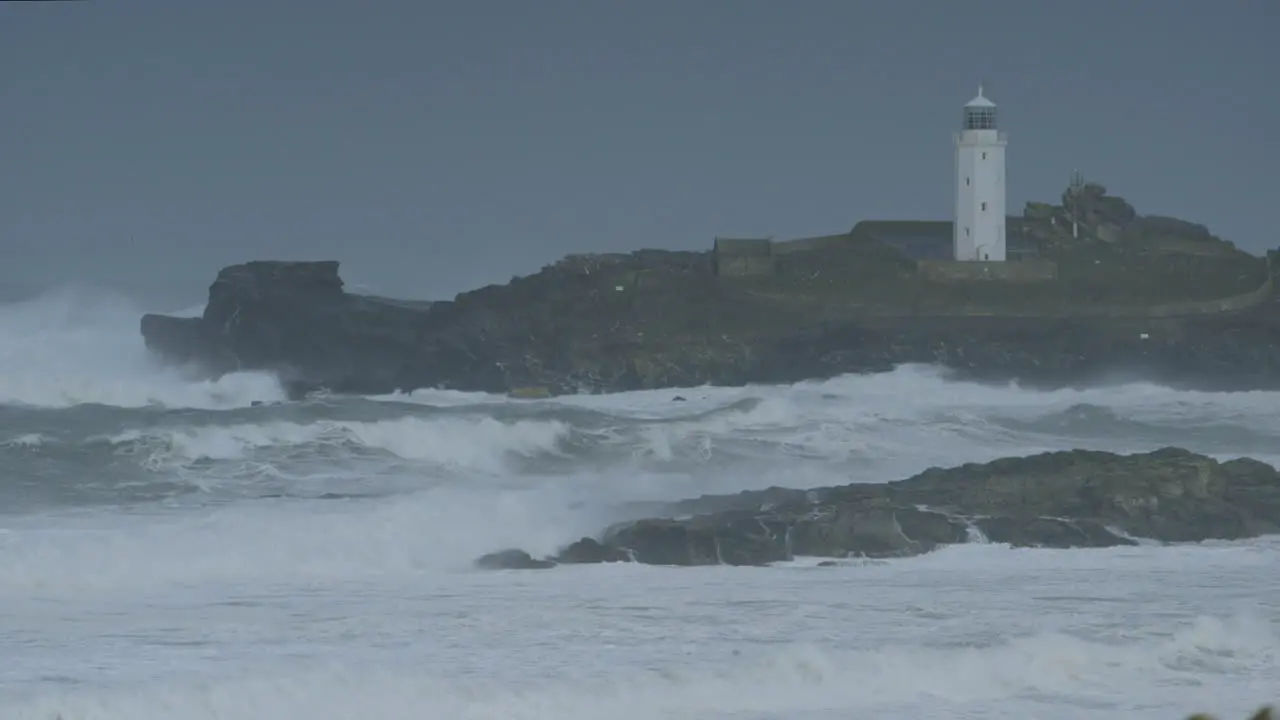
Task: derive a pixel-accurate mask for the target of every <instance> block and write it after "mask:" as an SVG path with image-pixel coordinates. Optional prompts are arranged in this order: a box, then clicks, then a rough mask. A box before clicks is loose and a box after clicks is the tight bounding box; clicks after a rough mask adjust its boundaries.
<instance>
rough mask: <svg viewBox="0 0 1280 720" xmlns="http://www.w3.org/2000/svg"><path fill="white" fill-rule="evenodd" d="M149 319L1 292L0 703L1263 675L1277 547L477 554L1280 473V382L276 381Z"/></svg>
mask: <svg viewBox="0 0 1280 720" xmlns="http://www.w3.org/2000/svg"><path fill="white" fill-rule="evenodd" d="M143 311H144V308H140V307H138V306H136V305H135V304H134V303H132V302H130V301H129V300H128V299H127V298H125V297H121V296H118V295H113V294H110V293H105V292H102V291H94V290H90V289H83V288H67V289H59V290H56V291H51V292H48V293H45V294H43V295H41V296H39V297H37V298H34V299H29V300H25V301H22V302H17V303H8V304H3V305H0V369H2V370H3V372H0V607H2V608H4V611H3V613H2V614H0V649H2V650H3V653H2V655H3V656H4V657H5V658H6V660H7V662H4V663H0V717H3V718H6V719H7V718H15V719H18V718H23V719H25V718H40V719H41V720H47V719H50V718H53V717H56V716H58V714H60V716H61V718H62V720H80V719H82V718H83V719H86V720H87V719H88V718H94V719H95V720H100V719H105V720H117V719H121V720H123V719H126V718H127V719H129V720H151V719H152V718H157V719H158V718H165V719H166V720H171V719H172V718H175V717H179V718H184V719H187V718H192V719H205V718H208V719H212V718H218V719H226V718H234V719H236V720H240V719H244V720H248V719H250V718H253V719H258V718H272V719H273V720H276V719H281V718H299V719H301V718H306V719H308V720H310V719H313V718H319V719H324V718H335V719H336V718H354V717H357V716H368V717H378V718H380V720H390V719H395V718H415V719H417V718H457V719H459V720H466V719H468V718H494V717H502V718H557V719H563V718H588V717H590V718H598V717H602V716H607V717H614V718H660V717H687V718H715V717H735V718H761V719H763V718H789V719H790V718H805V717H814V718H816V717H823V718H829V717H832V716H833V713H836V714H840V713H844V715H842V716H857V717H890V716H893V717H898V716H901V714H903V713H912V712H915V713H931V714H936V713H937V712H938V711H939V709H942V710H944V711H946V712H950V713H952V714H955V715H959V716H965V715H969V716H973V717H979V716H981V717H1010V718H1012V717H1026V716H1028V715H1030V716H1035V717H1044V718H1064V719H1065V718H1068V717H1070V718H1075V717H1079V716H1080V715H1081V713H1084V712H1087V713H1093V714H1097V715H1099V716H1114V717H1120V716H1124V717H1150V718H1157V717H1160V718H1168V717H1179V716H1180V715H1178V713H1182V714H1183V715H1185V714H1186V713H1187V712H1189V711H1191V710H1193V709H1197V708H1207V709H1212V710H1215V711H1218V712H1221V713H1223V714H1224V715H1226V714H1230V713H1244V712H1246V711H1248V710H1250V709H1252V708H1253V707H1254V706H1256V705H1257V704H1260V703H1262V702H1264V701H1266V700H1273V699H1278V698H1276V697H1275V695H1276V689H1275V688H1276V686H1275V683H1274V679H1275V678H1276V677H1280V657H1278V656H1277V652H1278V651H1280V604H1278V603H1277V599H1276V598H1277V593H1278V591H1280V559H1278V558H1280V555H1278V554H1277V553H1278V552H1280V544H1277V542H1275V541H1274V540H1272V539H1263V540H1261V541H1257V542H1249V543H1219V544H1208V545H1204V546H1185V547H1154V546H1141V547H1133V548H1122V549H1111V550H1070V551H1048V550H1035V551H1032V550H1017V551H1015V550H1011V549H1009V548H1004V547H997V546H990V545H974V546H964V547H957V548H951V549H947V550H944V551H941V552H937V553H933V554H930V555H927V556H924V557H920V558H914V559H909V560H901V561H892V562H868V563H865V564H862V565H858V566H853V567H847V568H817V567H813V563H811V562H805V561H797V563H795V564H792V565H789V566H783V567H775V568H765V569H759V568H740V569H735V568H699V569H668V568H652V567H638V566H610V567H573V568H559V569H556V570H554V571H550V572H545V573H482V572H478V571H475V570H473V569H472V568H471V566H470V563H471V561H472V560H473V559H474V558H475V557H476V556H477V555H479V554H482V553H484V552H488V551H491V550H495V549H500V548H504V547H510V546H518V547H522V548H525V549H527V550H530V551H531V552H534V553H538V552H551V551H553V550H555V549H556V548H557V547H558V546H560V545H561V544H563V543H565V542H568V541H571V540H574V539H576V538H578V537H580V536H582V535H587V534H595V533H596V532H598V531H599V530H600V529H601V528H602V527H604V526H605V525H606V524H608V523H610V522H613V521H615V520H618V519H621V518H625V517H628V516H631V515H633V514H634V513H636V512H638V509H637V504H641V505H642V504H643V503H646V502H656V501H668V500H675V499H679V498H683V497H689V496H694V495H699V494H702V493H718V492H737V491H739V490H743V489H758V488H764V487H768V486H770V485H786V486H797V487H806V486H815V485H830V484H838V483H847V482H885V481H888V480H894V479H900V478H903V477H907V476H909V475H911V474H914V473H916V472H919V471H921V470H923V469H925V468H928V467H930V466H936V465H944V466H950V465H956V464H960V463H963V462H970V461H985V460H990V459H992V458H995V457H1000V456H1006V455H1021V454H1028V453H1033V452H1039V451H1043V450H1052V449H1066V448H1074V447H1089V448H1095V449H1105V450H1115V451H1122V452H1130V451H1141V450H1150V449H1154V448H1158V447H1162V446H1166V445H1178V446H1183V447H1187V448H1189V449H1192V450H1196V451H1199V452H1205V453H1208V454H1211V455H1214V456H1217V457H1220V458H1231V457H1239V456H1251V457H1255V458H1258V459H1261V460H1264V461H1266V462H1270V463H1272V464H1276V463H1277V462H1280V449H1278V448H1280V410H1278V408H1280V395H1278V394H1277V393H1268V392H1252V393H1196V392H1185V391H1177V390H1172V389H1169V388H1164V387H1160V386H1157V385H1152V384H1144V383H1127V384H1122V385H1114V386H1108V387H1098V388H1091V389H1083V390H1060V391H1053V392H1044V391H1033V390H1027V389H1022V388H1019V387H1017V386H1016V385H1015V384H1010V385H1004V386H991V385H979V384H974V383H965V382H956V381H953V380H951V379H949V378H948V376H947V374H946V373H945V372H943V371H941V370H938V369H936V368H930V367H903V368H899V369H898V370H896V371H894V372H892V373H888V374H884V375H877V376H846V377H840V378H834V379H831V380H827V381H821V382H811V383H802V384H797V385H792V386H786V387H746V388H706V387H703V388H686V389H680V390H662V391H649V392H640V393H628V394H622V395H611V396H603V395H601V396H577V397H565V398H556V399H551V400H545V401H516V400H510V399H507V398H505V397H502V396H491V395H483V394H475V393H458V392H445V391H419V392H415V393H411V394H398V395H392V396H381V397H367V398H334V397H328V398H319V399H314V400H309V401H305V402H296V403H289V402H284V394H283V393H282V392H281V389H280V387H279V386H278V384H277V383H276V382H275V380H274V379H273V378H272V377H271V376H270V375H268V374H264V373H237V374H233V375H228V376H225V377H223V378H221V379H219V380H217V381H207V380H199V379H196V378H194V376H191V375H189V374H186V373H184V372H183V371H182V370H181V369H178V368H170V367H165V366H162V365H159V364H157V363H156V362H155V361H154V360H152V359H151V358H149V357H148V356H147V353H146V351H145V349H144V348H143V345H142V342H141V337H140V335H139V333H138V318H139V315H140V314H141V313H142V312H143ZM199 311H200V308H198V307H197V308H191V309H188V310H187V314H197V313H198V312H199ZM677 395H678V396H680V397H682V398H684V400H683V401H675V400H674V399H673V398H675V397H676V396H677ZM257 402H262V403H264V404H261V405H255V403H257Z"/></svg>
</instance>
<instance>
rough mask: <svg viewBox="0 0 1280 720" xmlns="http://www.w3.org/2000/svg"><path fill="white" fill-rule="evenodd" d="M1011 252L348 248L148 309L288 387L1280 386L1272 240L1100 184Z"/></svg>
mask: <svg viewBox="0 0 1280 720" xmlns="http://www.w3.org/2000/svg"><path fill="white" fill-rule="evenodd" d="M1008 238H1009V248H1010V251H1009V252H1010V258H1009V261H1007V262H1001V263H994V262H991V263H988V262H954V261H950V260H948V259H947V258H948V257H949V255H950V248H951V224H950V223H936V222H915V221H908V222H897V221H891V222H879V221H867V222H862V223H859V224H858V225H856V226H855V227H854V228H853V229H852V230H850V231H849V232H846V233H840V234H836V235H830V236H823V237H815V238H802V239H798V240H790V241H781V242H779V241H773V240H771V239H767V238H758V239H750V238H748V239H741V238H739V239H728V238H718V239H716V241H715V243H714V245H713V247H712V249H710V250H709V251H705V252H674V251H658V250H642V251H638V252H634V253H630V254H605V255H599V254H597V255H574V256H570V257H566V258H564V259H562V260H561V261H559V262H557V263H554V264H552V265H549V266H547V267H544V268H542V269H541V270H540V271H539V272H537V273H534V274H532V275H529V276H527V277H519V278H515V279H513V280H512V281H511V282H509V283H507V284H505V285H491V286H489V287H485V288H480V289H478V290H473V291H470V292H465V293H462V294H460V295H458V296H457V297H455V298H453V299H452V300H447V301H440V302H410V301H399V300H392V299H387V298H380V297H372V296H366V295H357V294H352V293H348V292H346V291H345V290H344V288H343V281H342V279H341V278H340V277H339V273H338V263H337V262H332V261H324V262H275V261H263V262H249V263H245V264H242V265H235V266H231V267H227V268H224V269H223V270H222V271H221V272H219V273H218V275H217V278H216V280H215V281H214V283H213V284H212V286H211V287H210V288H209V296H208V303H207V306H206V308H205V310H204V313H203V315H202V316H201V317H199V318H175V317H169V316H164V315H146V316H144V317H143V318H142V323H141V325H142V327H141V329H142V334H143V337H144V339H145V341H146V344H147V346H148V347H149V348H150V349H151V350H152V351H153V352H154V353H156V354H158V355H160V356H162V357H164V358H166V359H168V360H171V361H174V362H180V363H186V364H190V365H193V366H196V367H200V368H203V369H204V370H205V371H206V372H208V373H209V374H211V375H218V374H222V373H226V372H229V371H234V370H262V369H265V370H273V371H276V372H278V373H279V374H280V376H281V377H282V379H283V380H284V381H285V383H286V384H287V386H288V387H289V388H290V390H291V392H293V393H294V394H301V393H305V392H306V391H308V390H312V389H320V388H325V389H328V390H329V391H332V392H337V393H387V392H392V391H396V390H402V391H409V390H413V389H417V388H424V387H439V388H450V389H458V390H472V391H487V392H508V393H517V394H520V395H522V396H525V397H538V396H545V395H555V394H561V393H576V392H611V391H622V390H635V389H644V388H660V387H673V386H696V385H702V384H719V385H735V384H746V383H785V382H794V381H799V380H804V379H813V378H824V377H830V376H834V375H839V374H843V373H850V372H861V373H865V372H878V371H884V370H889V369H892V368H893V367H894V366H896V365H899V364H904V363H925V364H936V365H941V366H945V367H948V368H951V369H952V370H954V371H955V372H956V373H957V374H958V375H961V376H964V377H969V378H974V379H980V380H995V381H1009V380H1018V381H1020V382H1022V383H1024V384H1028V385H1043V386H1055V385H1069V384H1080V383H1090V382H1095V381H1098V380H1102V379H1106V378H1108V377H1114V376H1118V375H1119V376H1124V377H1128V378H1133V377H1141V378H1144V379H1150V380H1156V381H1160V382H1165V383H1169V384H1175V385H1181V386H1187V387H1199V388H1204V389H1252V388H1275V387H1280V312H1277V310H1278V309H1280V307H1278V306H1277V303H1276V297H1275V293H1274V280H1273V274H1272V263H1271V262H1270V256H1268V258H1261V257H1257V256H1254V255H1251V254H1249V253H1245V252H1242V251H1239V250H1237V249H1236V248H1235V247H1234V246H1233V245H1231V244H1230V243H1228V242H1225V241H1223V240H1221V239H1220V238H1217V237H1215V236H1213V235H1212V234H1211V233H1209V231H1208V230H1207V229H1206V228H1204V227H1203V226H1200V225H1195V224H1193V223H1188V222H1184V221H1181V220H1176V219H1172V218H1163V217H1153V216H1142V215H1139V214H1138V213H1137V212H1136V211H1135V210H1134V209H1133V208H1132V206H1130V205H1129V204H1128V203H1127V202H1125V201H1124V200H1123V199H1121V198H1118V197H1114V196H1111V195H1108V194H1107V193H1106V190H1105V189H1104V188H1102V187H1101V186H1098V185H1084V186H1080V187H1073V188H1071V189H1069V190H1068V191H1067V192H1066V193H1064V196H1063V202H1062V204H1060V205H1058V204H1042V203H1029V204H1028V206H1027V208H1026V211H1025V212H1024V213H1023V215H1022V216H1018V217H1011V218H1009V221H1008Z"/></svg>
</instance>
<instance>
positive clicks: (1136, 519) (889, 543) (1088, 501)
mask: <svg viewBox="0 0 1280 720" xmlns="http://www.w3.org/2000/svg"><path fill="white" fill-rule="evenodd" d="M1275 533H1280V472H1277V471H1276V469H1275V468H1273V467H1271V466H1270V465H1267V464H1266V463H1262V462H1259V461H1256V460H1251V459H1247V458H1246V459H1238V460H1232V461H1229V462H1219V461H1217V460H1214V459H1213V458H1210V457H1207V456H1204V455H1198V454H1195V453H1192V452H1189V451H1187V450H1182V449H1179V448H1165V449H1162V450H1157V451H1154V452H1149V453H1142V454H1134V455H1117V454H1113V453H1108V452H1098V451H1090V450H1071V451H1065V452H1052V453H1043V454H1039V455H1032V456H1029V457H1021V458H1018V457H1014V458H1003V459H1000V460H995V461H993V462H989V463H984V464H968V465H962V466H959V467H954V468H949V469H941V468H933V469H930V470H926V471H925V472H923V473H920V474H919V475H916V476H914V477H911V478H908V479H906V480H899V481H896V482H889V483H886V484H853V485H842V486H837V487H824V488H814V489H810V490H792V489H787V488H780V487H778V488H770V489H767V490H760V491H754V492H742V493H739V494H737V495H727V496H703V497H700V498H695V499H691V500H685V501H681V502H676V503H672V504H670V505H668V506H667V507H666V508H665V512H664V513H662V516H661V517H652V518H646V519H641V520H634V521H628V522H624V523H620V524H618V525H615V526H613V527H611V528H608V529H607V530H605V531H604V532H603V533H602V534H601V535H600V536H599V537H595V538H583V539H581V540H579V541H577V542H575V543H573V544H571V545H569V546H567V547H566V548H564V549H563V550H561V551H560V552H559V553H558V554H557V555H556V556H554V557H550V558H534V557H532V556H530V555H529V554H527V553H524V552H522V551H519V550H505V551H501V552H498V553H494V554H491V555H486V556H484V557H483V558H481V559H480V560H479V561H478V565H480V566H481V567H485V568H489V569H499V568H549V567H553V566H554V565H557V564H581V563H601V562H618V561H631V562H640V563H646V564H652V565H680V566H700V565H768V564H770V563H774V562H780V561H786V560H791V559H793V558H795V557H797V556H802V557H825V558H833V559H840V558H850V557H860V558H894V557H908V556H913V555H919V554H921V553H926V552H929V551H931V550H934V549H936V548H938V547H941V546H944V545H953V544H959V543H967V542H981V541H988V542H992V543H1001V544H1009V545H1012V546H1014V547H1047V548H1082V547H1093V548H1097V547H1113V546H1122V545H1136V544H1138V543H1139V542H1140V541H1152V542H1161V543H1177V542H1199V541H1204V540H1236V539H1243V538H1250V537H1257V536H1259V535H1267V534H1275Z"/></svg>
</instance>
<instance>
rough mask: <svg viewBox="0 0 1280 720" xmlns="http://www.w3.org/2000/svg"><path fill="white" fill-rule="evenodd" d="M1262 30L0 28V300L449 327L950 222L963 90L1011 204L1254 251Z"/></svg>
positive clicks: (886, 17)
mask: <svg viewBox="0 0 1280 720" xmlns="http://www.w3.org/2000/svg"><path fill="white" fill-rule="evenodd" d="M1278 31H1280V3H1277V2H1275V1H1274V0H1222V1H1221V2H1208V1H1207V0H1205V1H1203V2H1187V1H1183V0H1113V2H1102V1H1101V0H1096V1H1094V2H1028V1H1026V0H1008V1H1006V2H996V1H993V0H965V1H963V2H961V1H951V0H936V1H933V2H924V1H923V0H885V1H883V2H882V1H879V0H877V1H874V2H873V1H871V0H866V1H859V0H830V1H826V0H786V1H783V0H776V1H769V2H766V1H762V0H755V1H749V0H672V1H667V0H642V1H641V0H635V1H631V0H576V1H570V0H537V1H536V2H524V1H517V0H507V1H501V2H499V1H498V0H465V1H463V0H459V1H458V2H450V3H444V2H430V1H429V0H363V1H362V2H351V1H350V0H344V1H343V2H334V1H330V0H306V1H303V0H293V1H290V2H286V1H285V0H216V1H214V0H200V1H197V0H91V1H90V2H83V3H62V4H29V3H0V282H3V281H9V282H15V281H31V282H41V283H43V282H55V281H63V280H67V281H79V280H96V281H97V282H99V283H101V284H109V285H115V286H120V287H127V288H130V289H132V290H134V291H136V292H139V293H143V294H146V295H148V296H151V297H153V298H154V297H162V296H163V297H165V298H181V299H184V300H186V299H190V300H199V299H202V298H203V293H204V290H205V288H206V287H207V285H208V283H209V281H210V280H211V279H212V277H213V274H214V272H215V271H216V270H217V269H218V268H219V267H221V266H222V265H225V264H228V263H233V262H240V261H244V260H249V259H261V258H281V259H293V258H296V259H320V258H334V259H338V260H341V261H342V262H343V264H344V276H345V277H346V278H347V280H348V282H351V283H364V284H367V285H371V286H373V287H374V288H375V289H377V290H379V291H382V292H386V293H392V294H397V295H409V296H417V297H431V298H436V297H447V296H451V295H453V294H454V293H456V292H458V291H460V290H465V289H469V288H471V287H475V286H479V285H483V284H487V283H490V282H505V281H506V280H508V279H509V278H510V277H511V276H512V275H513V274H524V273H527V272H531V271H534V270H536V269H537V268H538V267H539V266H541V265H543V264H545V263H547V262H550V261H553V260H555V259H556V258H558V257H560V256H561V255H563V254H565V253H567V252H576V251H607V250H623V249H632V248H638V247H642V246H647V247H667V248H698V249H702V248H706V247H707V246H708V245H709V243H710V242H711V238H712V237H713V236H714V235H716V234H751V235H767V234H772V235H776V236H778V237H780V238H781V237H787V236H799V235H808V234H818V233H826V232H835V231H841V230H844V229H847V228H848V227H850V226H851V225H852V224H853V223H854V222H856V221H858V220H860V219H898V218H934V219H949V217H950V212H951V206H952V187H951V177H952V148H951V133H952V131H953V130H954V129H955V127H956V125H957V123H958V121H959V118H960V108H961V106H962V105H963V104H964V103H965V102H966V101H967V100H968V99H969V98H970V97H971V96H972V95H973V94H974V92H975V90H976V85H977V83H978V81H979V80H981V79H985V80H986V81H987V87H988V94H989V95H990V96H991V97H992V98H993V99H995V100H996V101H997V102H998V103H1000V106H1001V112H1002V125H1003V128H1004V129H1006V130H1007V131H1009V133H1010V147H1009V182H1010V208H1011V210H1012V211H1015V212H1016V211H1017V210H1018V209H1020V208H1021V206H1022V203H1023V202H1025V201H1026V200H1028V199H1039V200H1050V199H1055V198H1057V196H1058V195H1059V193H1060V192H1061V190H1062V188H1063V187H1064V186H1065V184H1066V182H1067V179H1068V176H1069V173H1070V171H1071V169H1072V168H1074V167H1079V168H1080V169H1081V170H1083V171H1084V173H1085V175H1086V177H1087V178H1089V179H1093V180H1098V181H1100V182H1102V183H1104V184H1105V185H1107V186H1108V187H1109V188H1110V189H1112V190H1113V191H1114V192H1115V193H1117V194H1120V195H1123V196H1125V197H1127V198H1129V199H1130V200H1131V201H1132V202H1134V203H1135V204H1136V205H1137V206H1138V208H1139V210H1140V211H1142V212H1147V213H1160V214H1172V215H1177V216H1180V217H1184V218H1187V219H1190V220H1195V221H1199V222H1203V223H1205V224H1207V225H1209V226H1210V228H1211V229H1212V230H1214V231H1215V232H1217V233H1218V234H1220V235H1223V236H1224V237H1227V238H1229V239H1231V240H1234V241H1236V242H1237V244H1239V245H1241V246H1242V247H1246V248H1249V249H1252V250H1260V249H1262V248H1265V247H1271V246H1276V245H1280V242H1278V241H1277V237H1276V232H1275V229H1274V228H1275V223H1274V221H1273V216H1274V212H1273V209H1274V207H1275V203H1276V201H1277V198H1280V180H1278V179H1277V178H1278V177H1280V176H1278V175H1277V168H1280V136H1278V135H1277V133H1280V89H1277V88H1280V85H1278V84H1277V81H1276V73H1277V71H1278V70H1280V49H1277V44H1276V43H1275V41H1274V38H1275V36H1276V33H1277V32H1278Z"/></svg>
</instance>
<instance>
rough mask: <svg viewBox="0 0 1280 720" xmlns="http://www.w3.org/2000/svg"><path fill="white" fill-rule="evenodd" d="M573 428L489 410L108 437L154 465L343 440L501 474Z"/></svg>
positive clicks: (408, 457)
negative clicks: (501, 416)
mask: <svg viewBox="0 0 1280 720" xmlns="http://www.w3.org/2000/svg"><path fill="white" fill-rule="evenodd" d="M570 430H571V429H570V427H569V426H568V425H567V424H565V423H563V422H558V421H555V420H519V421H513V422H501V421H499V420H496V419H494V418H491V417H483V416H480V417H437V418H422V417H402V418H394V419H387V420H377V421H347V420H317V421H314V422H310V423H298V422H285V421H267V422H263V423H257V424H249V423H239V424H235V425H203V426H188V427H173V426H169V427H160V428H149V429H147V430H145V431H144V430H129V431H125V432H122V433H118V434H115V435H112V436H110V437H108V438H105V439H106V440H107V441H108V442H110V443H112V444H114V445H137V446H140V449H141V450H144V451H146V452H149V453H151V454H152V458H151V460H150V463H149V464H151V465H153V466H156V467H162V468H164V467H168V468H172V467H174V466H175V465H179V466H180V465H185V464H187V463H189V462H190V461H192V460H234V459H240V458H244V457H248V456H249V455H251V454H252V453H253V452H254V451H256V450H260V449H263V448H276V449H280V450H287V449H288V448H290V447H302V446H314V445H342V444H346V445H349V446H352V447H358V448H362V449H365V450H375V451H381V452H385V453H386V454H388V455H391V456H394V457H398V458H401V459H405V460H414V461H421V462H424V463H429V464H432V465H437V466H440V467H443V468H448V469H453V470H472V471H478V472H486V473H491V474H499V473H502V472H504V471H506V470H507V469H508V461H509V460H510V459H511V458H513V457H519V456H530V455H535V454H539V453H554V452H556V449H557V444H558V443H559V442H560V441H561V440H562V439H564V438H565V437H566V436H567V435H568V434H569V432H570Z"/></svg>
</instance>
